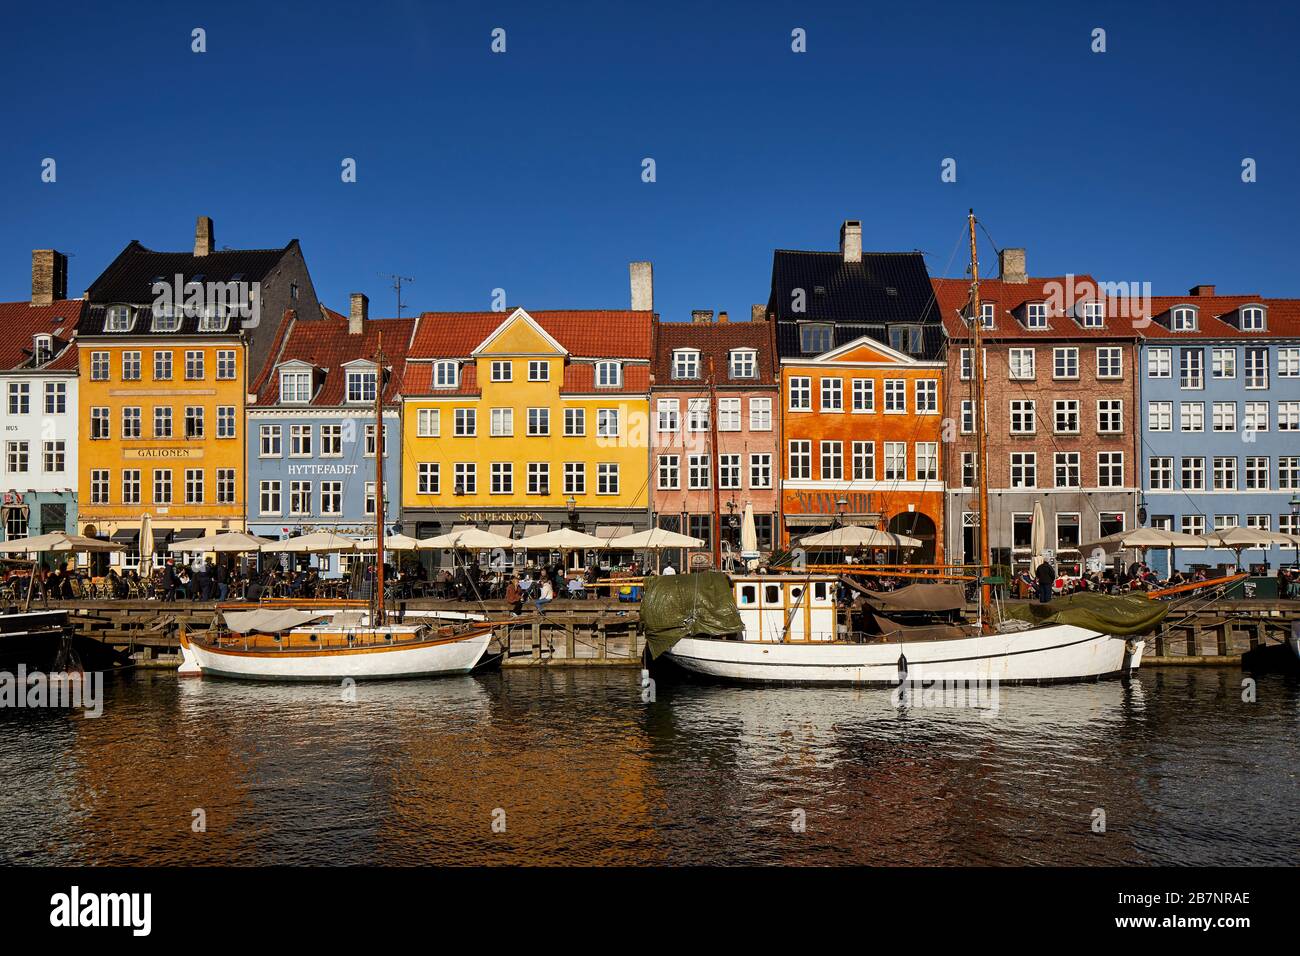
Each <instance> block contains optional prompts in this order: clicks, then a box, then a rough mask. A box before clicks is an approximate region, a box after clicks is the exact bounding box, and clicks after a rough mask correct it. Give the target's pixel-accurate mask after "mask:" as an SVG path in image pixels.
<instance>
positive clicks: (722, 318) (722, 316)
mask: <svg viewBox="0 0 1300 956" xmlns="http://www.w3.org/2000/svg"><path fill="white" fill-rule="evenodd" d="M718 321H719V322H726V321H727V313H725V312H719V313H718Z"/></svg>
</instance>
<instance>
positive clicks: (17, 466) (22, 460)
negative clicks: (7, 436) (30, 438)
mask: <svg viewBox="0 0 1300 956" xmlns="http://www.w3.org/2000/svg"><path fill="white" fill-rule="evenodd" d="M27 447H28V446H27V442H25V441H7V442H5V467H6V469H7V470H8V471H9V472H11V473H13V474H22V473H24V472H26V471H27Z"/></svg>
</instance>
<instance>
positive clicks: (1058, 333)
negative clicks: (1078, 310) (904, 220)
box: [931, 274, 1137, 342]
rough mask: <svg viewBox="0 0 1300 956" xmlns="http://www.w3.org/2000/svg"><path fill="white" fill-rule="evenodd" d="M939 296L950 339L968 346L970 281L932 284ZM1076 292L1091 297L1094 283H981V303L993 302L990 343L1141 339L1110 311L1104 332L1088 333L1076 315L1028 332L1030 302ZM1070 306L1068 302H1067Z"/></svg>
mask: <svg viewBox="0 0 1300 956" xmlns="http://www.w3.org/2000/svg"><path fill="white" fill-rule="evenodd" d="M931 281H932V282H933V284H934V293H935V297H936V299H937V300H938V304H939V311H940V313H941V314H942V315H943V325H944V329H945V331H946V332H947V333H948V337H949V338H950V339H953V340H958V341H965V340H967V339H969V338H971V330H970V328H969V327H968V326H967V325H966V323H965V322H964V321H963V320H962V318H961V313H962V312H963V311H964V310H965V308H966V306H967V302H968V300H969V298H970V280H969V279H933V280H931ZM1071 287H1073V288H1074V289H1075V290H1079V291H1077V292H1076V295H1077V296H1078V297H1079V298H1080V300H1082V299H1084V298H1088V297H1090V296H1089V293H1090V292H1091V290H1093V289H1095V288H1096V284H1095V282H1094V280H1093V278H1092V276H1089V275H1083V274H1080V275H1075V276H1052V277H1047V278H1032V277H1031V278H1028V279H1026V281H1024V282H1003V281H1002V280H1001V279H981V280H980V304H981V305H983V304H984V303H987V302H992V303H993V305H994V307H995V312H994V317H993V328H992V329H985V330H984V332H983V335H984V337H985V338H986V339H988V340H989V341H991V342H999V341H1030V340H1033V339H1116V338H1127V339H1132V338H1135V337H1136V336H1137V332H1136V330H1135V329H1134V328H1133V323H1132V321H1131V320H1129V319H1127V318H1124V317H1123V316H1122V315H1120V314H1119V313H1115V312H1112V311H1111V310H1110V309H1109V308H1108V309H1107V311H1106V318H1105V319H1104V320H1103V322H1102V326H1101V328H1085V327H1084V326H1083V325H1082V324H1081V323H1080V321H1079V320H1078V319H1077V318H1076V317H1075V316H1074V315H1073V314H1063V313H1061V312H1055V313H1051V314H1049V315H1048V317H1047V328H1045V329H1030V328H1026V326H1025V324H1024V322H1023V321H1022V320H1023V318H1024V306H1025V305H1026V304H1027V303H1030V302H1046V301H1048V300H1049V299H1052V298H1054V297H1055V296H1054V293H1055V294H1056V295H1061V294H1062V293H1061V292H1060V291H1058V290H1068V289H1070V288H1071ZM1064 304H1065V305H1066V306H1069V305H1070V303H1064Z"/></svg>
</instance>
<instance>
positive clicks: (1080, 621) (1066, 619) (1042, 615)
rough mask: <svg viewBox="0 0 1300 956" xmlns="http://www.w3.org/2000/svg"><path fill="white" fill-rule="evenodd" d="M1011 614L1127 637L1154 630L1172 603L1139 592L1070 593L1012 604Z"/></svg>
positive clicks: (1008, 609)
mask: <svg viewBox="0 0 1300 956" xmlns="http://www.w3.org/2000/svg"><path fill="white" fill-rule="evenodd" d="M1005 613H1006V616H1007V617H1011V618H1015V619H1016V620H1018V621H1025V622H1027V623H1029V624H1034V625H1037V624H1074V625H1076V626H1077V627H1086V628H1088V629H1089V630H1092V631H1101V632H1102V633H1103V634H1115V635H1118V636H1121V637H1127V636H1129V635H1131V634H1145V633H1147V632H1148V631H1151V630H1154V629H1155V626H1156V625H1157V624H1159V623H1160V622H1161V621H1162V620H1164V617H1165V615H1166V614H1168V613H1169V605H1168V604H1166V603H1164V602H1163V601H1152V600H1150V599H1148V598H1145V597H1142V596H1141V595H1136V594H1121V595H1115V594H1091V593H1088V592H1084V593H1082V594H1070V595H1067V596H1066V597H1059V598H1054V599H1053V600H1051V601H1049V602H1047V603H1046V604H1012V605H1008V606H1007V607H1006V608H1005Z"/></svg>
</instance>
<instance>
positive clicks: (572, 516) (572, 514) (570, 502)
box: [564, 495, 578, 531]
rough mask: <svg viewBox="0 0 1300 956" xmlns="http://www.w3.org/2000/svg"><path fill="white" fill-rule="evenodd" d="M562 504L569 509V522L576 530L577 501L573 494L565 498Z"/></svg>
mask: <svg viewBox="0 0 1300 956" xmlns="http://www.w3.org/2000/svg"><path fill="white" fill-rule="evenodd" d="M564 505H565V507H566V508H568V509H569V524H570V525H571V526H572V527H573V529H574V530H575V531H576V530H578V501H577V499H576V498H574V497H573V495H569V497H568V498H567V499H565V502H564Z"/></svg>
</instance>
